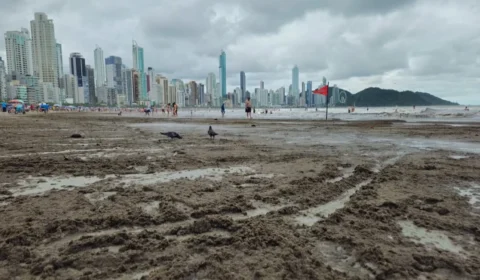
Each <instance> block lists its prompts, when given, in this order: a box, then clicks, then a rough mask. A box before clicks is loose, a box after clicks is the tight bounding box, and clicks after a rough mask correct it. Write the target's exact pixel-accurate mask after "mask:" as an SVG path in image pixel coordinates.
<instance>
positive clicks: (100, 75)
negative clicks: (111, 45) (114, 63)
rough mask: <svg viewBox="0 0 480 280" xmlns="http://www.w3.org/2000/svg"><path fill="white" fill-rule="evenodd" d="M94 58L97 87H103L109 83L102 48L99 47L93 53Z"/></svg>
mask: <svg viewBox="0 0 480 280" xmlns="http://www.w3.org/2000/svg"><path fill="white" fill-rule="evenodd" d="M93 57H94V62H95V86H96V87H101V86H103V85H105V84H106V83H107V78H106V77H107V74H106V70H105V57H104V56H103V50H102V48H100V47H99V46H97V47H96V48H95V50H94V51H93Z"/></svg>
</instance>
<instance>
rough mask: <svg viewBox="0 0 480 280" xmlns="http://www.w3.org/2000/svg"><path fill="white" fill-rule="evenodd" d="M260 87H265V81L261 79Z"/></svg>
mask: <svg viewBox="0 0 480 280" xmlns="http://www.w3.org/2000/svg"><path fill="white" fill-rule="evenodd" d="M260 89H265V83H264V82H263V81H260Z"/></svg>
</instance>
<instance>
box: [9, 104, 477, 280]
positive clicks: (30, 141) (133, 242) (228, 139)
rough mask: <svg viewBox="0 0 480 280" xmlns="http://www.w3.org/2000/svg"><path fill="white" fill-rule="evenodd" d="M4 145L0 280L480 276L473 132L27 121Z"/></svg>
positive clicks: (432, 126)
mask: <svg viewBox="0 0 480 280" xmlns="http://www.w3.org/2000/svg"><path fill="white" fill-rule="evenodd" d="M209 125H211V126H212V127H213V129H214V130H215V131H216V132H217V133H218V134H219V135H218V136H217V137H216V139H215V140H210V139H209V137H208V135H207V130H208V126H209ZM166 131H176V132H178V133H179V134H180V135H182V136H183V139H173V140H172V139H168V138H166V137H165V136H163V135H161V134H160V132H166ZM75 133H78V134H81V135H82V138H71V135H72V134H75ZM0 134H1V138H0V139H1V141H0V151H1V153H0V217H1V222H0V240H1V241H0V279H479V278H480V172H479V170H480V126H479V124H478V123H461V124H455V123H451V122H450V123H441V122H437V123H421V122H417V123H407V122H404V121H395V120H379V121H356V122H353V121H351V122H349V121H329V122H328V123H326V122H324V121H313V120H243V119H223V120H222V119H219V120H215V119H213V118H209V119H200V118H199V119H188V118H183V119H165V118H147V117H138V116H137V117H128V116H117V115H116V114H115V113H112V114H101V113H49V114H45V115H43V114H37V113H29V114H26V115H5V114H4V115H2V116H1V117H0Z"/></svg>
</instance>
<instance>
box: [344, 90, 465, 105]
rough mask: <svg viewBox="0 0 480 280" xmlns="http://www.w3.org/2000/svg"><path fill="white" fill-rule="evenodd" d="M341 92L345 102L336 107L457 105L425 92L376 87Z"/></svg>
mask: <svg viewBox="0 0 480 280" xmlns="http://www.w3.org/2000/svg"><path fill="white" fill-rule="evenodd" d="M342 91H344V92H345V93H346V95H347V102H346V104H339V103H337V104H336V105H337V106H342V105H344V106H352V105H355V106H360V107H367V106H370V107H383V106H385V107H387V106H432V105H458V103H454V102H450V101H447V100H444V99H441V98H438V97H436V96H433V95H431V94H429V93H426V92H413V91H396V90H393V89H381V88H377V87H369V88H366V89H364V90H362V91H360V92H357V93H356V94H352V93H350V92H348V91H346V90H343V89H340V92H342Z"/></svg>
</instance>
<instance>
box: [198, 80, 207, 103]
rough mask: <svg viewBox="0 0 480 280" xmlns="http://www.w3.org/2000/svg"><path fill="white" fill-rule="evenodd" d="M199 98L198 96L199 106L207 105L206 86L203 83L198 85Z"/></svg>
mask: <svg viewBox="0 0 480 280" xmlns="http://www.w3.org/2000/svg"><path fill="white" fill-rule="evenodd" d="M197 96H198V105H203V104H205V85H204V84H202V83H199V84H198V88H197Z"/></svg>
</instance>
